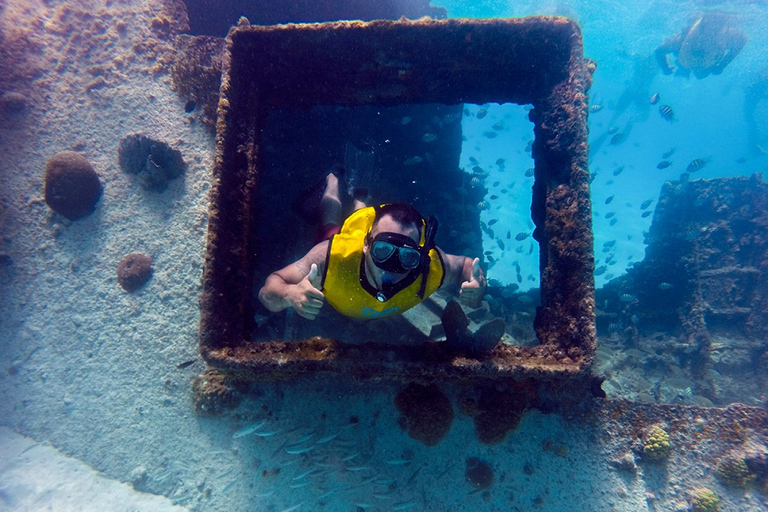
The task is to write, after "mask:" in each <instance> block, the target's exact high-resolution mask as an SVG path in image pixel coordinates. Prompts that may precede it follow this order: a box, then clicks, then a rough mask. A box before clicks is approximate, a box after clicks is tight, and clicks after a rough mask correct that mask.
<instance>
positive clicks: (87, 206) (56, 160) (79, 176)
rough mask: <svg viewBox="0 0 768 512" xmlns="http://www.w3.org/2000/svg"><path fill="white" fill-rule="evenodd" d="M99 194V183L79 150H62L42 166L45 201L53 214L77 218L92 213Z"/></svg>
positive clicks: (97, 177)
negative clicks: (43, 170) (43, 167)
mask: <svg viewBox="0 0 768 512" xmlns="http://www.w3.org/2000/svg"><path fill="white" fill-rule="evenodd" d="M99 197H101V182H100V181H99V175H98V174H96V171H94V170H93V167H92V166H91V164H90V163H89V162H88V160H86V159H85V157H84V156H82V155H81V154H79V153H75V152H73V151H62V152H61V153H57V154H56V155H54V156H53V157H51V159H50V160H48V163H47V165H46V166H45V202H46V203H47V204H48V206H50V207H51V209H52V210H53V211H55V212H56V213H60V214H61V215H63V216H65V217H66V218H68V219H69V220H77V219H81V218H83V217H86V216H88V215H90V214H91V213H93V210H94V209H95V208H96V203H97V202H98V201H99Z"/></svg>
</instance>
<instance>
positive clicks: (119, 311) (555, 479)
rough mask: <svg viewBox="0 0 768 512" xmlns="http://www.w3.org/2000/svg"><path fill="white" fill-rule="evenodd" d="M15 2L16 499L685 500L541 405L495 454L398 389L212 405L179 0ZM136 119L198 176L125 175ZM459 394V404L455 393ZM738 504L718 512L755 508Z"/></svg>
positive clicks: (10, 32)
mask: <svg viewBox="0 0 768 512" xmlns="http://www.w3.org/2000/svg"><path fill="white" fill-rule="evenodd" d="M0 16H1V18H0V22H1V23H2V27H3V33H4V38H5V42H6V43H7V42H15V43H18V44H20V45H21V46H23V47H24V55H25V58H26V60H24V61H17V62H16V63H15V64H16V65H18V66H20V67H24V68H25V69H22V70H8V71H9V73H10V75H13V73H14V72H15V71H18V73H17V74H18V76H28V78H29V80H28V81H21V82H18V83H17V85H16V89H15V92H20V93H22V94H23V95H24V96H25V97H26V101H27V108H26V110H25V111H24V112H23V113H21V114H13V115H10V114H9V115H6V117H5V118H4V119H3V120H2V122H0V155H1V156H0V230H2V239H1V240H0V252H2V253H3V254H4V255H5V256H4V258H3V260H2V261H3V267H2V268H0V293H1V294H2V305H1V307H0V362H2V368H3V370H4V371H2V372H0V392H1V393H2V399H1V400H0V418H1V419H0V423H1V424H2V425H3V428H2V429H0V446H2V448H0V454H1V455H2V459H1V462H2V465H0V475H2V480H1V481H0V510H9V511H17V510H18V511H21V510H30V511H31V510H54V511H64V510H91V509H93V510H97V509H100V510H123V509H125V510H147V511H157V510H165V509H168V510H181V509H183V508H188V509H191V510H199V511H229V512H237V511H252V510H253V511H276V512H281V511H287V510H327V511H350V510H360V509H362V510H382V511H383V510H434V511H469V510H472V511H477V510H482V511H502V510H503V511H510V510H519V511H524V510H534V509H539V510H548V511H553V512H557V511H566V510H568V511H570V510H584V511H595V512H602V511H606V512H607V511H612V510H621V511H628V512H631V511H645V510H678V509H679V507H680V503H684V502H685V495H686V492H687V490H688V489H689V487H690V485H689V482H690V481H691V479H692V478H694V477H695V478H703V477H704V475H705V470H706V468H701V467H697V462H696V460H695V457H694V458H693V459H691V460H689V461H688V462H687V463H684V462H685V457H684V456H681V458H680V463H679V464H678V465H677V466H671V467H669V468H667V470H665V471H664V472H660V471H658V470H655V469H653V470H650V471H648V472H644V470H643V467H642V466H641V467H639V468H637V469H636V470H635V471H631V472H620V471H617V470H616V469H615V468H614V467H612V466H611V465H609V463H608V461H609V460H610V459H611V458H612V457H616V456H618V455H621V453H615V450H616V447H615V446H611V445H610V444H606V443H603V442H602V441H601V436H600V432H599V426H596V425H592V426H585V425H581V424H576V423H571V422H566V421H565V420H563V419H562V418H561V417H559V416H556V415H544V414H542V413H540V412H530V413H528V414H527V415H526V416H525V417H524V418H523V420H522V422H521V424H520V426H519V427H518V428H517V429H516V430H514V431H513V432H511V433H510V434H509V435H508V436H507V438H506V439H505V441H504V442H502V443H500V444H497V445H490V446H488V445H483V444H481V443H480V442H479V441H478V440H477V438H476V436H475V433H474V425H473V422H472V419H471V418H470V417H468V416H466V415H463V414H461V413H459V412H457V415H456V419H455V420H454V423H453V425H452V428H451V430H450V432H449V433H448V435H447V436H446V437H445V439H443V441H442V442H441V443H439V444H438V445H437V446H434V447H426V446H424V445H423V444H421V443H419V442H418V441H415V440H413V439H411V438H409V437H408V435H407V433H406V432H404V431H403V430H402V429H401V428H400V427H399V426H398V413H397V410H396V408H395V406H394V400H393V398H394V396H395V394H396V393H397V391H398V388H397V387H396V386H395V385H394V384H387V383H369V384H357V383H350V382H346V381H344V380H343V379H320V378H317V377H310V376H308V377H305V378H301V379H296V380H295V381H291V382H281V383H277V384H275V383H269V384H267V383H260V384H254V385H253V386H252V389H251V392H250V393H249V395H248V397H247V398H246V399H245V400H244V401H243V403H242V404H241V405H240V406H239V407H238V408H237V409H236V410H235V411H233V412H231V413H229V414H226V415H222V416H220V417H214V418H203V417H199V416H197V415H196V414H195V412H194V408H193V403H192V393H191V381H192V379H193V378H194V377H195V376H196V375H198V374H200V373H201V372H202V371H203V370H204V364H203V362H202V361H200V360H199V357H198V352H197V350H198V347H197V330H198V322H199V310H198V296H199V294H200V291H201V287H200V281H201V275H202V269H203V254H204V244H205V234H206V222H207V213H206V209H207V200H208V198H207V193H208V190H209V186H210V180H211V176H210V170H211V168H212V158H213V151H214V141H213V136H212V134H211V133H210V131H209V130H208V129H207V128H206V127H204V126H202V125H201V124H200V123H199V122H195V121H194V119H195V117H194V115H191V114H187V113H185V112H184V106H185V101H184V100H183V99H180V98H179V97H178V96H177V95H176V93H174V92H173V91H172V90H171V84H170V78H169V75H168V72H167V66H166V67H164V66H163V65H162V62H163V57H167V56H168V54H169V52H172V51H173V49H172V45H171V44H170V43H169V39H168V37H167V34H166V33H164V32H163V24H162V23H160V24H158V23H157V20H158V19H161V20H162V19H163V17H164V16H168V14H167V12H165V11H164V7H163V3H162V2H160V1H159V0H148V1H140V0H126V1H121V2H109V1H108V2H106V3H105V2H100V1H96V0H92V1H89V0H77V1H67V2H56V1H50V2H42V1H29V0H10V1H8V2H7V3H6V5H5V9H4V10H3V11H1V12H0ZM153 19H154V22H153ZM20 41H21V42H22V43H23V44H22V43H19V42H20ZM139 43H141V45H139V46H137V45H138V44H139ZM22 71H24V72H22ZM4 92H5V91H4ZM133 133H144V134H147V135H149V136H151V137H152V138H155V139H158V140H162V141H165V142H167V143H168V144H169V145H170V146H171V147H173V148H175V149H178V150H180V151H181V152H182V154H183V157H184V160H185V162H186V163H187V169H186V172H185V175H184V177H183V178H180V179H177V180H175V181H173V182H171V184H170V186H169V188H168V189H167V190H166V191H165V192H163V193H156V192H149V191H146V190H144V189H142V188H141V187H140V186H139V184H138V183H137V182H136V181H135V180H133V179H132V178H131V177H130V176H128V175H126V174H125V173H124V172H122V171H121V170H120V169H119V167H118V163H117V147H118V144H119V142H120V140H121V139H122V138H123V137H125V136H127V135H129V134H133ZM64 150H76V151H78V152H80V153H82V154H83V155H84V156H86V158H87V159H88V160H89V161H90V162H91V164H92V165H93V166H94V168H95V169H96V170H97V172H98V173H99V175H100V177H101V180H102V184H103V187H104V191H103V195H102V197H101V199H100V201H99V203H98V205H97V208H96V211H95V212H94V214H92V215H90V216H89V217H86V218H84V219H82V220H78V221H76V222H70V221H67V220H66V219H64V218H63V217H60V216H59V215H57V214H54V213H53V212H52V211H51V210H50V209H49V208H48V206H47V205H46V203H45V201H44V199H43V195H42V194H43V187H42V184H43V183H42V180H43V172H44V169H45V165H46V161H47V160H48V158H50V157H51V156H53V155H54V154H55V153H57V152H59V151H64ZM136 251H140V252H144V253H146V254H149V255H151V256H152V257H153V259H154V276H153V277H152V279H151V280H150V281H149V283H148V284H147V285H146V286H145V287H143V288H142V289H140V290H139V291H137V292H135V293H131V294H129V293H126V292H125V291H124V290H122V289H121V288H120V286H118V283H117V278H116V268H117V263H118V261H119V260H120V259H121V258H122V257H123V256H124V255H126V254H128V253H131V252H136ZM193 359H197V361H196V362H195V363H194V364H192V365H191V366H188V367H185V368H182V369H179V368H177V365H179V364H180V363H183V362H185V361H189V360H193ZM448 393H449V395H450V396H451V398H453V399H454V403H456V400H455V399H456V397H457V396H458V395H459V394H460V389H458V388H456V389H451V390H449V391H448ZM249 425H258V428H256V429H254V431H253V432H251V433H249V434H247V435H242V436H240V435H235V433H236V432H238V431H240V432H241V433H242V431H241V429H242V428H244V427H248V426H249ZM321 440H322V441H323V442H322V443H321V442H320V441H321ZM308 446H312V448H311V449H309V450H307V451H304V448H306V447H308ZM552 447H555V448H554V449H553V448H552ZM470 457H477V458H480V459H482V460H484V461H487V462H488V463H489V464H490V466H491V467H492V468H493V471H494V481H493V483H492V485H491V486H490V487H488V488H487V489H476V488H475V487H474V486H473V485H472V483H470V482H469V481H467V479H466V478H465V468H466V461H467V459H468V458H470ZM73 459H77V460H73ZM708 482H710V480H708ZM710 483H711V482H710ZM711 485H712V486H713V487H715V488H717V486H716V484H715V483H711ZM151 494H154V495H162V496H164V497H165V498H161V497H159V496H151ZM726 494H727V493H723V494H721V496H722V495H726ZM729 499H731V500H732V501H733V508H724V510H737V508H736V503H737V502H739V503H740V506H742V507H744V506H747V507H751V506H754V507H755V508H754V509H750V510H758V509H759V507H760V504H759V499H758V498H757V497H756V496H752V495H742V496H732V497H731V498H729ZM110 500H111V501H110ZM726 506H727V507H731V502H730V501H726ZM89 507H92V508H89ZM121 507H123V508H121ZM740 509H743V510H747V509H748V508H740Z"/></svg>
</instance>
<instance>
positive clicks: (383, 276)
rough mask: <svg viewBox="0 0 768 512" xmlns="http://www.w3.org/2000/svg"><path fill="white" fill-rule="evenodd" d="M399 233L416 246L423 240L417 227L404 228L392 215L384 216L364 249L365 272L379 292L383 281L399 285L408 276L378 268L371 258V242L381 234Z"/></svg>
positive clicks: (372, 231) (373, 230)
mask: <svg viewBox="0 0 768 512" xmlns="http://www.w3.org/2000/svg"><path fill="white" fill-rule="evenodd" d="M385 232H386V233H398V234H401V235H405V236H407V237H409V238H410V239H412V240H413V241H414V242H415V243H416V244H418V243H419V239H420V238H421V230H420V229H419V228H418V227H416V226H415V225H413V224H411V225H408V226H403V225H402V224H400V223H399V222H397V221H395V220H394V219H393V218H392V217H391V216H390V215H384V216H383V217H382V218H381V219H379V221H378V222H377V223H376V225H375V226H374V227H373V229H371V233H370V236H369V237H368V238H367V239H366V242H365V246H364V247H363V254H364V257H365V270H366V273H367V274H368V276H369V277H370V278H371V279H372V280H373V284H374V286H376V288H378V289H379V290H381V289H382V280H386V281H388V282H389V283H392V284H394V283H397V282H399V281H402V280H403V279H404V278H405V277H406V276H407V275H408V274H407V273H406V274H395V273H393V272H387V271H386V270H382V269H380V268H379V267H377V266H376V264H375V263H374V262H373V258H371V252H370V249H371V248H370V246H369V244H370V243H371V242H370V241H371V240H373V239H374V238H376V235H378V234H379V233H385Z"/></svg>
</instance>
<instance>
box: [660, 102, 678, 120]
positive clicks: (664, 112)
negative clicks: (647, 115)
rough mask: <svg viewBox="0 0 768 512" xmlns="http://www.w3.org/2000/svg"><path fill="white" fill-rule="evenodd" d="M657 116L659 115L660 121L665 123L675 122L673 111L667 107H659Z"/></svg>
mask: <svg viewBox="0 0 768 512" xmlns="http://www.w3.org/2000/svg"><path fill="white" fill-rule="evenodd" d="M659 114H661V117H662V119H664V120H665V121H674V120H675V111H674V110H672V107H670V106H669V105H661V106H660V107H659Z"/></svg>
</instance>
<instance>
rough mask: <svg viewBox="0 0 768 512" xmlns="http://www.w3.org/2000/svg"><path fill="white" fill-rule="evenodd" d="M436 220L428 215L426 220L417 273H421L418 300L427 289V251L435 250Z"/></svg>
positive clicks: (428, 260)
mask: <svg viewBox="0 0 768 512" xmlns="http://www.w3.org/2000/svg"><path fill="white" fill-rule="evenodd" d="M437 225H438V222H437V219H436V218H435V216H434V215H430V216H429V219H427V225H426V228H425V230H426V231H425V232H424V245H423V246H422V247H421V262H420V263H419V272H420V273H421V287H420V288H419V293H418V296H419V299H423V298H424V293H425V291H426V289H427V274H429V264H430V258H429V251H431V250H432V249H434V248H435V234H436V233H437Z"/></svg>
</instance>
